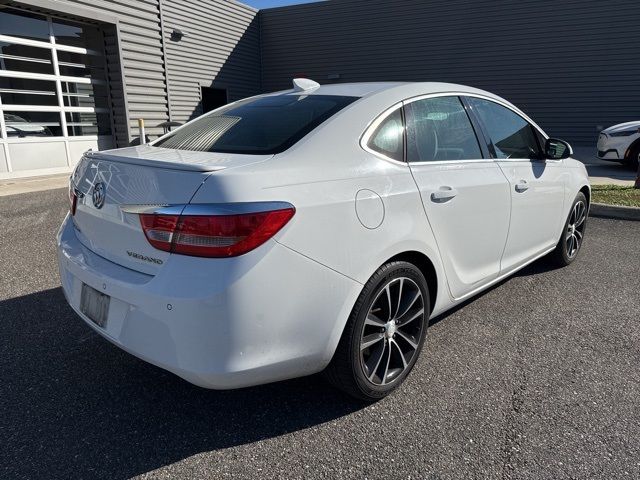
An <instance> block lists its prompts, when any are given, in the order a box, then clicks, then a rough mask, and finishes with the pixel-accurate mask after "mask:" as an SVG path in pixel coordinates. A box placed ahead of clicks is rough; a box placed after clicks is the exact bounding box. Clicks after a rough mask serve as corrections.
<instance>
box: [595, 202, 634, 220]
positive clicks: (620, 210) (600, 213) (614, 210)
mask: <svg viewBox="0 0 640 480" xmlns="http://www.w3.org/2000/svg"><path fill="white" fill-rule="evenodd" d="M589 216H590V217H600V218H614V219H617V220H632V221H636V222H640V208H638V207H621V206H619V205H605V204H604V203H592V204H591V206H590V208H589Z"/></svg>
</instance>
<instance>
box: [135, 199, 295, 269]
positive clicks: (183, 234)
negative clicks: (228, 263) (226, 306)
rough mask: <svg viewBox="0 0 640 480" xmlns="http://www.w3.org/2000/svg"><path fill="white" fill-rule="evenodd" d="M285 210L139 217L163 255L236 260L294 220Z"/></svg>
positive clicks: (144, 215)
mask: <svg viewBox="0 0 640 480" xmlns="http://www.w3.org/2000/svg"><path fill="white" fill-rule="evenodd" d="M294 213H295V209H294V208H293V207H291V208H284V209H278V210H269V211H262V212H255V213H242V214H231V215H188V214H187V215H185V214H182V215H165V214H148V213H143V214H140V223H141V225H142V230H143V231H144V234H145V235H146V237H147V240H148V241H149V243H151V245H153V246H154V247H155V248H157V249H159V250H164V251H166V252H172V253H180V254H183V255H192V256H196V257H235V256H238V255H242V254H244V253H247V252H249V251H251V250H253V249H254V248H256V247H258V246H260V245H262V244H263V243H264V242H266V241H267V240H269V239H270V238H271V237H273V236H274V235H275V234H276V233H277V232H278V231H279V230H280V229H281V228H282V227H284V226H285V225H286V223H287V222H288V221H289V220H290V219H291V217H293V214H294Z"/></svg>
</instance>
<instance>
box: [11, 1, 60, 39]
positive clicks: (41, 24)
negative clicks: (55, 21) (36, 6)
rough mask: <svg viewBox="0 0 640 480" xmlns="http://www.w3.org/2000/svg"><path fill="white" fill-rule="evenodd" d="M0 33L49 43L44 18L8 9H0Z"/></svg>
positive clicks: (47, 26) (47, 28) (45, 19)
mask: <svg viewBox="0 0 640 480" xmlns="http://www.w3.org/2000/svg"><path fill="white" fill-rule="evenodd" d="M0 33H2V34H3V35H11V36H12V37H20V38H29V39H31V40H43V41H45V42H49V41H50V39H49V23H48V22H47V18H46V17H44V16H42V15H36V14H35V13H30V12H23V11H18V10H13V9H10V8H7V9H3V8H2V7H0Z"/></svg>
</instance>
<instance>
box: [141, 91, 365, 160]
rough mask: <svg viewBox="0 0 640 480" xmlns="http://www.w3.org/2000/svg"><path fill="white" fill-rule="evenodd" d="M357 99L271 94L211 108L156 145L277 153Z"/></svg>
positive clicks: (203, 150) (192, 148) (229, 151)
mask: <svg viewBox="0 0 640 480" xmlns="http://www.w3.org/2000/svg"><path fill="white" fill-rule="evenodd" d="M355 100H357V97H344V96H336V95H308V94H305V95H272V96H267V97H260V98H253V99H248V100H244V101H241V102H238V103H235V104H231V105H228V106H226V107H222V108H220V109H218V110H214V111H213V112H211V113H208V114H206V115H203V116H201V117H199V118H197V119H196V120H194V121H192V122H190V123H188V124H187V125H185V126H184V127H182V128H180V129H178V130H176V131H175V132H173V133H171V134H170V135H167V136H166V137H164V138H162V139H160V140H159V141H157V142H156V143H154V146H156V147H163V148H175V149H178V150H194V151H200V152H225V153H249V154H251V153H254V154H268V153H279V152H282V151H284V150H286V149H287V148H289V147H290V146H291V145H293V144H294V143H296V142H297V141H298V140H300V139H301V138H302V137H304V136H305V135H306V134H308V133H309V132H311V131H312V130H313V129H314V128H316V127H317V126H318V125H320V124H321V123H322V122H324V121H325V120H327V119H328V118H330V117H331V116H332V115H334V114H336V113H337V112H338V111H340V110H341V109H343V108H344V107H346V106H347V105H349V104H350V103H352V102H354V101H355Z"/></svg>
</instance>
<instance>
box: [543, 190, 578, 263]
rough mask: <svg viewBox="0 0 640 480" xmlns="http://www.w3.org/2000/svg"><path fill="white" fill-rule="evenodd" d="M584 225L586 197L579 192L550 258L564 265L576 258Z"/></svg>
mask: <svg viewBox="0 0 640 480" xmlns="http://www.w3.org/2000/svg"><path fill="white" fill-rule="evenodd" d="M586 226H587V198H586V197H585V196H584V193H582V192H579V193H578V195H577V196H576V198H575V200H574V201H573V205H572V206H571V211H570V212H569V216H568V218H567V221H566V222H565V224H564V229H563V230H562V236H561V237H560V241H559V242H558V245H557V246H556V249H555V250H554V251H553V252H552V253H551V259H552V260H553V261H554V263H555V264H557V265H559V266H561V267H565V266H567V265H569V264H570V263H571V262H573V261H574V260H575V259H576V257H577V256H578V252H579V251H580V248H581V247H582V242H583V240H584V232H585V228H586Z"/></svg>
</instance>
